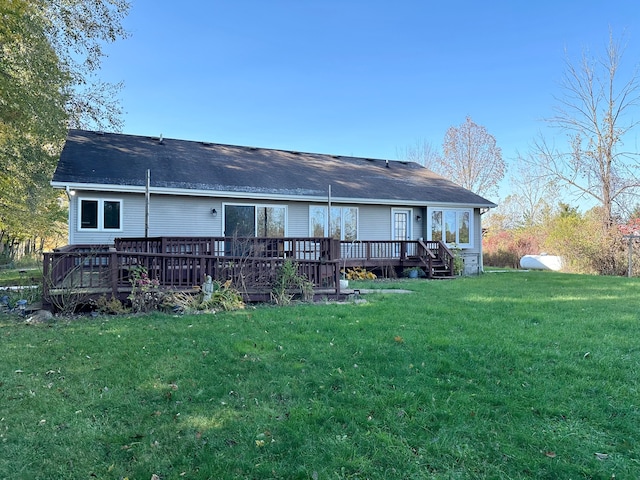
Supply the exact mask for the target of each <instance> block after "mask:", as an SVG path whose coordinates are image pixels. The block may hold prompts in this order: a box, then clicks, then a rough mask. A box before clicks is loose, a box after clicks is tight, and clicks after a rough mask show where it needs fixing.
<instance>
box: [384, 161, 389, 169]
mask: <svg viewBox="0 0 640 480" xmlns="http://www.w3.org/2000/svg"><path fill="white" fill-rule="evenodd" d="M385 163H386V166H387V168H389V160H386V162H385Z"/></svg>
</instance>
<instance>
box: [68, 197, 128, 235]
mask: <svg viewBox="0 0 640 480" xmlns="http://www.w3.org/2000/svg"><path fill="white" fill-rule="evenodd" d="M78 201H79V204H80V213H79V218H80V226H79V227H80V230H122V200H99V199H87V198H81V199H78Z"/></svg>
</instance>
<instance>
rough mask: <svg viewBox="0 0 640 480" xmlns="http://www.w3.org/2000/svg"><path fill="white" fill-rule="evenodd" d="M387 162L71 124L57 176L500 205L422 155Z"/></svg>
mask: <svg viewBox="0 0 640 480" xmlns="http://www.w3.org/2000/svg"><path fill="white" fill-rule="evenodd" d="M388 165H389V166H388V167H387V161H385V160H374V159H368V158H356V157H344V156H336V155H322V154H316V153H301V152H292V151H285V150H272V149H266V148H255V147H239V146H233V145H222V144H217V143H207V142H196V141H187V140H174V139H168V138H167V139H163V140H162V141H160V139H159V138H153V137H144V136H134V135H123V134H115V133H101V132H89V131H84V130H70V131H69V135H68V137H67V142H66V144H65V146H64V149H63V150H62V154H61V156H60V161H59V163H58V167H57V169H56V171H55V173H54V175H53V183H54V184H55V185H57V186H61V185H66V184H73V185H78V184H104V185H111V186H115V185H119V186H123V187H126V186H140V187H144V185H145V183H146V171H147V169H150V170H151V186H152V187H153V188H168V189H181V190H186V191H189V190H191V191H199V192H200V193H201V192H203V191H204V192H206V191H211V192H212V193H214V192H227V193H233V192H237V193H238V196H239V197H242V194H243V193H245V194H246V193H249V194H264V195H265V197H266V198H268V197H270V196H291V197H294V198H295V197H307V198H308V197H326V195H327V190H328V185H331V191H332V196H333V197H335V198H336V199H353V200H354V202H357V201H358V200H360V201H365V202H367V201H368V202H372V201H376V200H380V201H384V200H389V201H391V202H393V203H398V202H401V201H406V202H407V203H410V204H413V203H416V202H419V203H424V204H426V203H452V204H466V205H470V206H480V207H493V206H495V205H494V204H493V203H492V202H490V201H489V200H487V199H485V198H482V197H480V196H478V195H476V194H474V193H472V192H470V191H469V190H466V189H464V188H462V187H460V186H458V185H456V184H454V183H452V182H450V181H449V180H447V179H445V178H443V177H441V176H439V175H436V174H435V173H433V172H431V171H430V170H427V169H426V168H424V167H422V166H420V165H419V164H417V163H413V162H398V161H389V162H388ZM185 193H187V192H185ZM194 193H195V192H194ZM300 199H301V200H302V199H303V198H300Z"/></svg>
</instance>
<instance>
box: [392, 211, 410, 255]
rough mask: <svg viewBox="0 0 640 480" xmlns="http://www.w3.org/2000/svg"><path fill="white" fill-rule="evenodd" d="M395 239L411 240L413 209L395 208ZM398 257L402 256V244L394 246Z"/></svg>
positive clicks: (393, 233) (393, 227)
mask: <svg viewBox="0 0 640 480" xmlns="http://www.w3.org/2000/svg"><path fill="white" fill-rule="evenodd" d="M392 229H393V232H392V235H393V240H411V210H400V209H394V210H393V224H392ZM394 253H395V256H396V257H399V256H400V244H397V245H395V246H394Z"/></svg>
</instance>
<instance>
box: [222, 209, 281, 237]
mask: <svg viewBox="0 0 640 480" xmlns="http://www.w3.org/2000/svg"><path fill="white" fill-rule="evenodd" d="M224 208H225V210H224V212H225V215H224V217H225V235H226V236H228V237H232V236H239V237H254V236H255V237H284V236H285V231H286V218H287V210H286V207H282V206H271V205H225V207H224Z"/></svg>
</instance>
